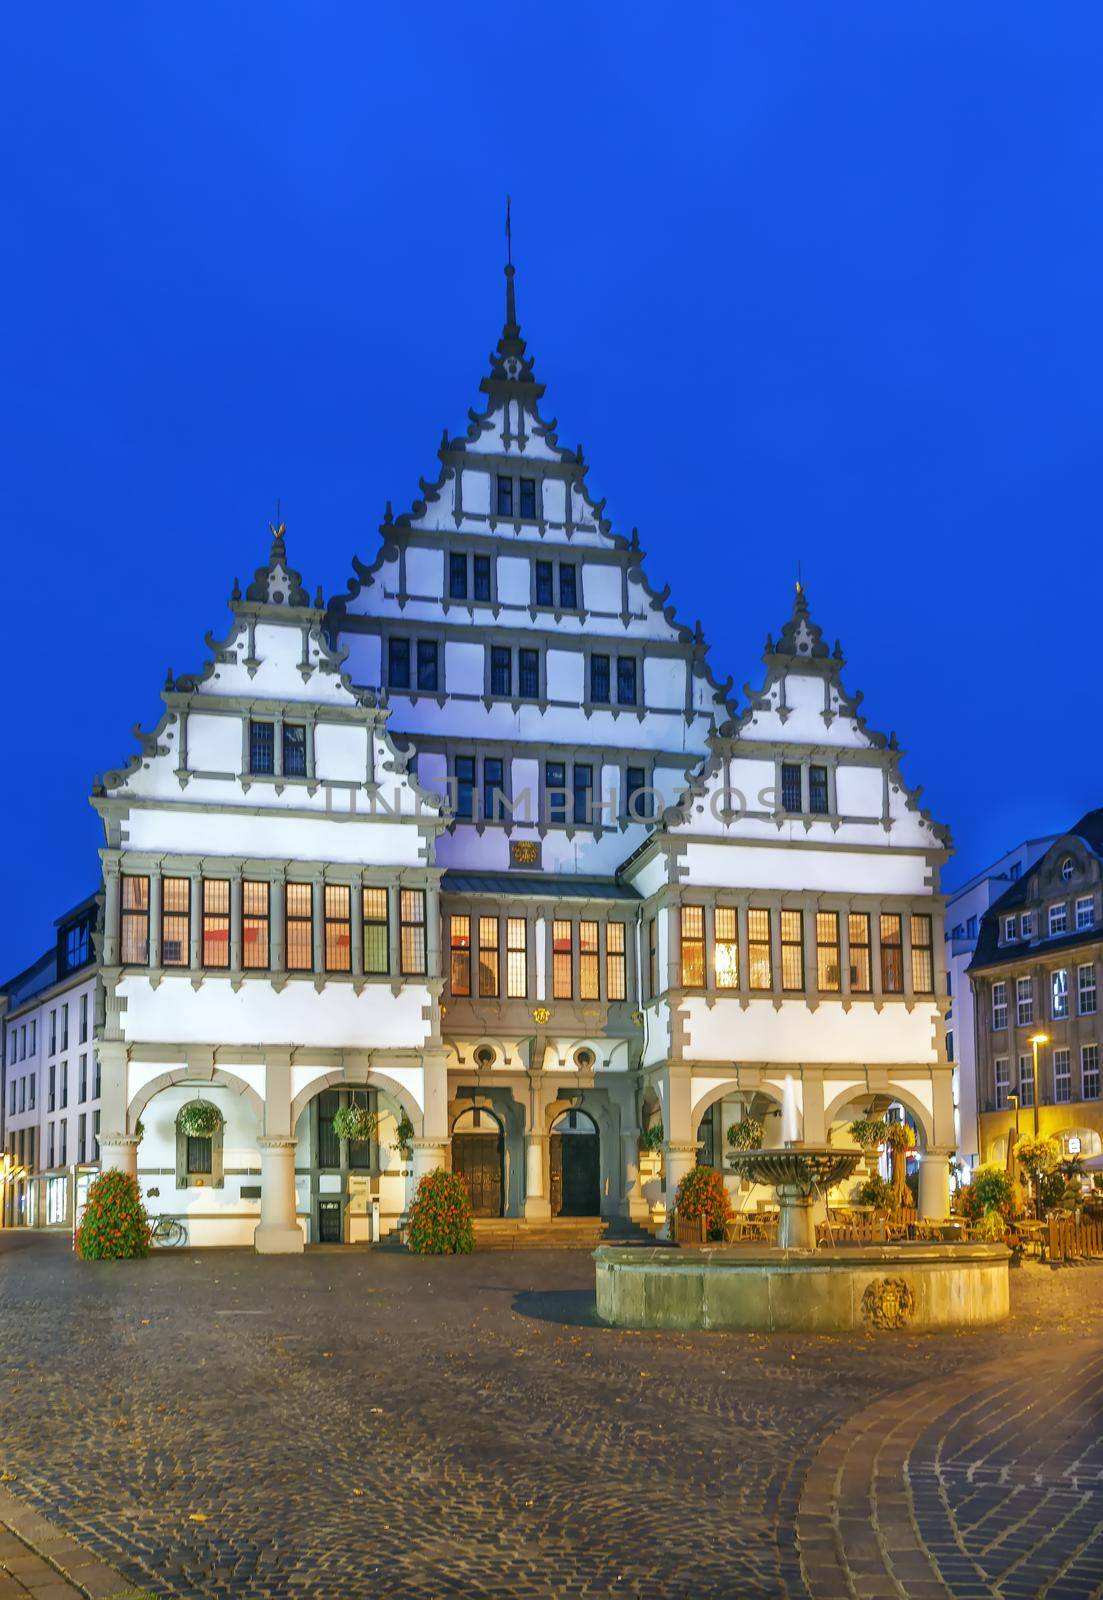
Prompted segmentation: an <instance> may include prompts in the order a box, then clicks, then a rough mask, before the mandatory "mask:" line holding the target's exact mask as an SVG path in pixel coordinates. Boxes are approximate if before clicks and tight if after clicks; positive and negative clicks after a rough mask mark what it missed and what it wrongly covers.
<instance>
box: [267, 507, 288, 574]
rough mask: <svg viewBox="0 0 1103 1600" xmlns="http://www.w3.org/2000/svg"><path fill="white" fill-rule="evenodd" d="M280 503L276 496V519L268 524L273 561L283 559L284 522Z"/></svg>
mask: <svg viewBox="0 0 1103 1600" xmlns="http://www.w3.org/2000/svg"><path fill="white" fill-rule="evenodd" d="M280 505H281V502H280V500H279V498H278V497H277V500H276V520H275V522H270V523H269V524H268V526H269V528H270V529H271V530H272V559H273V561H277V560H279V561H282V560H283V554H284V550H283V535H284V528H285V524H284V520H283V518H282V517H281V516H280Z"/></svg>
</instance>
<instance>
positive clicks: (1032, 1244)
mask: <svg viewBox="0 0 1103 1600" xmlns="http://www.w3.org/2000/svg"><path fill="white" fill-rule="evenodd" d="M1015 1231H1016V1233H1018V1234H1019V1236H1020V1238H1021V1239H1022V1240H1023V1243H1024V1244H1025V1245H1027V1246H1028V1247H1029V1249H1030V1250H1032V1251H1033V1252H1035V1253H1036V1254H1037V1256H1038V1260H1039V1261H1044V1260H1045V1259H1046V1249H1047V1246H1048V1244H1049V1225H1048V1223H1045V1222H1018V1223H1016V1224H1015Z"/></svg>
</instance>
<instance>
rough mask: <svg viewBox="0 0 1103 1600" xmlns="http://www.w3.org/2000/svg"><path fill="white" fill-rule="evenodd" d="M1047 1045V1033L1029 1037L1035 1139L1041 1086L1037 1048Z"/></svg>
mask: <svg viewBox="0 0 1103 1600" xmlns="http://www.w3.org/2000/svg"><path fill="white" fill-rule="evenodd" d="M1048 1043H1049V1034H1048V1033H1032V1034H1031V1036H1030V1048H1031V1050H1032V1051H1033V1052H1034V1137H1035V1138H1037V1137H1038V1090H1039V1087H1040V1085H1041V1079H1040V1078H1039V1076H1038V1046H1039V1045H1040V1044H1048Z"/></svg>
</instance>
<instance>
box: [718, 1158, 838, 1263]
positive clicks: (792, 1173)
mask: <svg viewBox="0 0 1103 1600" xmlns="http://www.w3.org/2000/svg"><path fill="white" fill-rule="evenodd" d="M861 1159H862V1153H861V1151H860V1150H838V1149H836V1148H835V1147H834V1146H833V1145H808V1144H800V1145H796V1144H789V1145H781V1146H779V1147H778V1148H776V1149H769V1150H739V1151H737V1152H736V1153H735V1154H734V1155H731V1156H729V1157H728V1165H729V1166H730V1167H731V1169H732V1171H733V1172H735V1173H738V1174H739V1176H740V1177H741V1178H749V1179H750V1180H751V1182H752V1183H772V1184H773V1186H774V1189H775V1191H776V1193H777V1199H778V1207H779V1213H780V1214H779V1217H778V1230H777V1242H778V1245H779V1246H780V1247H781V1248H782V1249H783V1250H814V1249H815V1248H816V1228H815V1222H814V1219H813V1215H812V1194H813V1191H814V1190H819V1192H820V1194H821V1195H822V1196H824V1197H826V1194H827V1191H828V1189H830V1188H831V1186H832V1184H836V1183H841V1182H842V1181H843V1179H844V1178H849V1177H850V1174H851V1173H852V1172H853V1171H854V1168H855V1167H856V1166H857V1165H858V1163H859V1161H860V1160H861Z"/></svg>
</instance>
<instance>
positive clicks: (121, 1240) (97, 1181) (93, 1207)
mask: <svg viewBox="0 0 1103 1600" xmlns="http://www.w3.org/2000/svg"><path fill="white" fill-rule="evenodd" d="M76 1252H77V1255H78V1256H79V1257H80V1259H81V1260H82V1261H125V1260H130V1259H132V1258H134V1257H136V1256H147V1255H148V1254H149V1217H148V1216H147V1215H146V1208H145V1206H144V1205H143V1204H142V1195H141V1191H140V1190H139V1188H138V1182H137V1179H135V1178H132V1177H130V1175H129V1174H128V1173H126V1172H101V1173H100V1175H99V1177H98V1178H93V1179H92V1182H91V1184H90V1185H89V1187H88V1199H87V1201H86V1203H85V1207H84V1215H83V1216H82V1217H81V1219H80V1227H79V1228H78V1229H77V1237H76Z"/></svg>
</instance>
